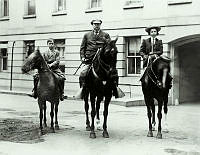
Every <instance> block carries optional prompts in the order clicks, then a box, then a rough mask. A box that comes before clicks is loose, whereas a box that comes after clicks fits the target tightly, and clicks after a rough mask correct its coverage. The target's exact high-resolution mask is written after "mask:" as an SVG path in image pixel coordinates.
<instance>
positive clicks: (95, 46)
mask: <svg viewBox="0 0 200 155" xmlns="http://www.w3.org/2000/svg"><path fill="white" fill-rule="evenodd" d="M101 23H102V21H101V20H99V19H95V20H92V21H91V25H92V26H93V30H92V31H91V32H88V33H86V34H85V35H84V37H83V40H82V43H81V47H80V57H81V61H82V63H83V65H82V68H81V73H80V77H79V82H80V86H81V88H85V85H86V83H85V81H86V80H85V79H86V76H87V74H88V71H89V69H90V67H91V64H92V60H93V58H94V57H95V55H96V53H97V52H98V51H99V50H100V49H102V48H103V47H104V45H105V44H106V43H108V42H109V41H111V39H110V36H109V34H108V33H106V32H103V31H102V30H101V29H100V26H101ZM114 70H116V68H115V69H114ZM113 73H114V74H117V71H116V72H113ZM112 76H113V75H112ZM116 76H117V78H113V83H114V85H116V86H115V87H114V88H113V95H114V96H115V98H118V93H117V84H118V75H115V76H113V77H116ZM81 98H82V96H81Z"/></svg>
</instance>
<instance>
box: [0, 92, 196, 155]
mask: <svg viewBox="0 0 200 155" xmlns="http://www.w3.org/2000/svg"><path fill="white" fill-rule="evenodd" d="M0 99H1V102H0V134H1V135H0V155H19V154H20V155H25V154H27V155H32V154H34V155H40V154H43V155H46V154H48V155H51V154H52V155H53V154H54V155H55V154H57V155H64V154H65V155H66V154H69V155H122V154H124V155H125V154H126V155H129V154H130V155H133V154H135V155H200V103H199V104H197V103H188V104H183V105H179V106H169V107H168V108H169V110H168V130H169V132H162V134H163V139H157V138H156V134H157V126H156V131H154V132H153V134H154V137H147V136H146V135H147V132H148V118H147V112H146V107H145V106H135V107H128V108H127V107H123V106H119V105H113V104H111V105H110V106H109V114H108V123H107V125H108V132H109V135H110V138H108V139H105V138H103V137H102V131H96V135H97V138H96V139H90V138H89V132H88V131H86V130H85V127H86V125H85V112H84V104H83V101H75V100H65V101H63V102H60V105H59V113H58V115H59V116H58V121H59V125H60V130H56V131H55V133H50V132H48V130H47V133H46V134H45V135H40V133H39V130H38V127H39V109H38V105H37V101H36V100H34V99H32V98H30V97H28V96H19V95H7V94H0ZM102 110H103V104H101V110H100V114H101V124H102V122H103V114H102ZM156 110H157V107H156ZM49 111H50V104H47V122H48V124H47V125H48V128H49V126H50V115H49ZM156 120H157V117H156ZM163 120H164V114H163ZM6 122H7V123H8V124H5V123H6ZM20 122H21V123H20ZM9 123H10V124H12V123H15V127H13V126H12V128H11V126H10V127H8V125H9ZM17 124H19V125H17ZM6 127H8V128H6ZM10 130H12V132H9V131H10ZM15 130H16V131H15ZM19 130H21V132H20V131H19ZM4 131H5V132H6V133H4ZM22 131H24V132H22ZM25 133H26V134H25Z"/></svg>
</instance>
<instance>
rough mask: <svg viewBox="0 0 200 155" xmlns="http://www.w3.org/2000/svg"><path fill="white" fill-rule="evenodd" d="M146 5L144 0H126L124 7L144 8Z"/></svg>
mask: <svg viewBox="0 0 200 155" xmlns="http://www.w3.org/2000/svg"><path fill="white" fill-rule="evenodd" d="M142 7H144V4H143V1H142V0H125V5H124V9H128V8H142Z"/></svg>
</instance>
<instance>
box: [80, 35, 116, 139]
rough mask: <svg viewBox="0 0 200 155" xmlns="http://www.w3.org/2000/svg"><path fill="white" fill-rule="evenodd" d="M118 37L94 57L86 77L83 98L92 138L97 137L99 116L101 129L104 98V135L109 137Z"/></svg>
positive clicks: (87, 124)
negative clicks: (109, 110) (89, 113)
mask: <svg viewBox="0 0 200 155" xmlns="http://www.w3.org/2000/svg"><path fill="white" fill-rule="evenodd" d="M117 39H118V37H117V38H116V39H115V40H111V41H110V42H107V43H106V45H105V46H104V47H103V48H101V49H99V50H100V51H99V52H98V53H97V56H96V58H95V59H94V61H93V63H92V65H91V67H90V69H89V71H88V74H87V77H86V89H85V90H84V91H83V92H84V93H83V99H84V102H85V104H84V105H85V112H86V130H88V131H90V138H96V133H95V131H94V128H95V126H94V119H95V116H97V122H96V123H97V126H98V128H97V129H99V125H100V118H99V109H100V103H101V101H102V100H103V99H104V111H103V115H104V122H103V137H104V138H109V134H108V131H107V116H108V106H109V103H110V101H111V98H112V91H113V87H114V83H113V77H112V74H113V73H112V72H113V71H114V70H113V67H114V68H115V65H116V61H117V53H118V50H117V47H116V45H115V44H116V42H117ZM89 94H90V102H91V109H92V110H91V119H92V122H91V125H90V121H89V116H88V110H89V103H88V96H89Z"/></svg>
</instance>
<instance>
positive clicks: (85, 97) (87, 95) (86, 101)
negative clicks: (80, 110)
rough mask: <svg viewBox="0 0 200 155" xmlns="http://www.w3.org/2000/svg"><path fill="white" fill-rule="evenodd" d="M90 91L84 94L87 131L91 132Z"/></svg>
mask: <svg viewBox="0 0 200 155" xmlns="http://www.w3.org/2000/svg"><path fill="white" fill-rule="evenodd" d="M88 97H89V91H85V94H84V102H85V104H84V106H85V114H86V131H90V121H89V117H88V110H89V103H88Z"/></svg>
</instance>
